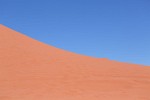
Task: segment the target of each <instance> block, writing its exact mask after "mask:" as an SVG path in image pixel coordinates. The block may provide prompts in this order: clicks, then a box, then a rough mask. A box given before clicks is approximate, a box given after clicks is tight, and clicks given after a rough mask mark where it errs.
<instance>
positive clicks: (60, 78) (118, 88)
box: [0, 25, 150, 100]
mask: <svg viewBox="0 0 150 100" xmlns="http://www.w3.org/2000/svg"><path fill="white" fill-rule="evenodd" d="M0 100H150V66H142V65H137V64H129V63H122V62H117V61H112V60H109V59H106V58H94V57H89V56H84V55H79V54H75V53H72V52H68V51H65V50H61V49H58V48H56V47H53V46H50V45H47V44H44V43H41V42H39V41H37V40H34V39H32V38H30V37H27V36H25V35H23V34H21V33H19V32H16V31H14V30H12V29H10V28H7V27H5V26H3V25H0Z"/></svg>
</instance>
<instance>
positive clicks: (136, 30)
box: [0, 0, 150, 65]
mask: <svg viewBox="0 0 150 100" xmlns="http://www.w3.org/2000/svg"><path fill="white" fill-rule="evenodd" d="M0 23H1V24H3V25H6V26H8V27H10V28H13V29H14V30H17V31H19V32H21V33H23V34H25V35H28V36H30V37H32V38H34V39H37V40H39V41H42V42H44V43H47V44H50V45H53V46H55V47H58V48H61V49H64V50H68V51H71V52H75V53H78V54H84V55H88V56H93V57H100V58H109V59H111V60H118V61H122V62H129V63H135V64H143V65H150V1H149V0H0Z"/></svg>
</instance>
